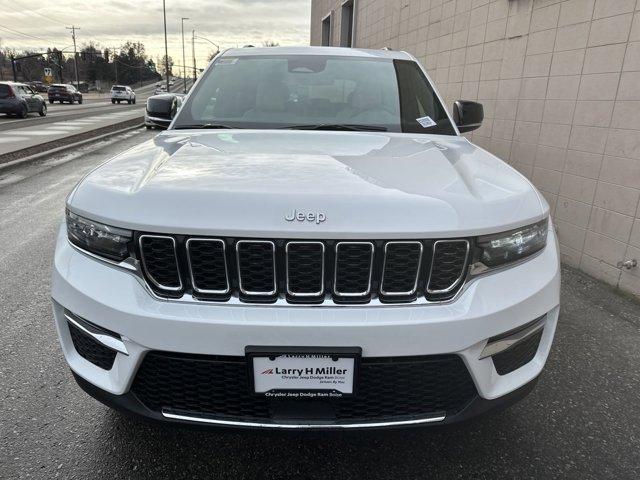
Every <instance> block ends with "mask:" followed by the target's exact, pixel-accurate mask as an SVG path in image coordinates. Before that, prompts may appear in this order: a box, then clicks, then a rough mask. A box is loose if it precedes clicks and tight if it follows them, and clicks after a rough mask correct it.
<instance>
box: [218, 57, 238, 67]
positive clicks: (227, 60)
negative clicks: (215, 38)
mask: <svg viewBox="0 0 640 480" xmlns="http://www.w3.org/2000/svg"><path fill="white" fill-rule="evenodd" d="M237 62H238V57H236V58H221V59H220V60H218V61H217V62H216V65H234V64H235V63H237Z"/></svg>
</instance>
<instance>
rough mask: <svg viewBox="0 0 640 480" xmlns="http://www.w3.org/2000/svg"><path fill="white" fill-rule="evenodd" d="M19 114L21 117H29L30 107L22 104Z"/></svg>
mask: <svg viewBox="0 0 640 480" xmlns="http://www.w3.org/2000/svg"><path fill="white" fill-rule="evenodd" d="M18 116H19V117H20V118H27V116H29V109H28V108H27V106H26V105H22V107H21V108H20V113H19V114H18Z"/></svg>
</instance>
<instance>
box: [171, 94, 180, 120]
mask: <svg viewBox="0 0 640 480" xmlns="http://www.w3.org/2000/svg"><path fill="white" fill-rule="evenodd" d="M180 107H182V98H180V97H175V98H174V99H173V102H172V103H171V120H173V118H174V117H175V116H176V115H177V114H178V112H179V111H180Z"/></svg>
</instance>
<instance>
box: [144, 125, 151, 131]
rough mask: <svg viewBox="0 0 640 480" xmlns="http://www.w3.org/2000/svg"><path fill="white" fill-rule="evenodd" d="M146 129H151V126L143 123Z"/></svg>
mask: <svg viewBox="0 0 640 480" xmlns="http://www.w3.org/2000/svg"><path fill="white" fill-rule="evenodd" d="M144 127H145V128H146V129H147V130H151V129H152V128H153V127H152V126H151V125H145V126H144Z"/></svg>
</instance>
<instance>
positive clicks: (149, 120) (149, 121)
mask: <svg viewBox="0 0 640 480" xmlns="http://www.w3.org/2000/svg"><path fill="white" fill-rule="evenodd" d="M183 97H184V95H182V94H180V93H162V94H160V95H152V96H151V97H149V98H148V99H147V104H146V107H145V112H144V125H145V126H146V127H147V130H149V129H152V128H157V129H161V130H165V129H166V128H167V127H168V126H169V124H170V123H171V120H173V117H174V116H175V114H176V112H177V111H178V110H179V109H180V106H181V105H182V99H183Z"/></svg>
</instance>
